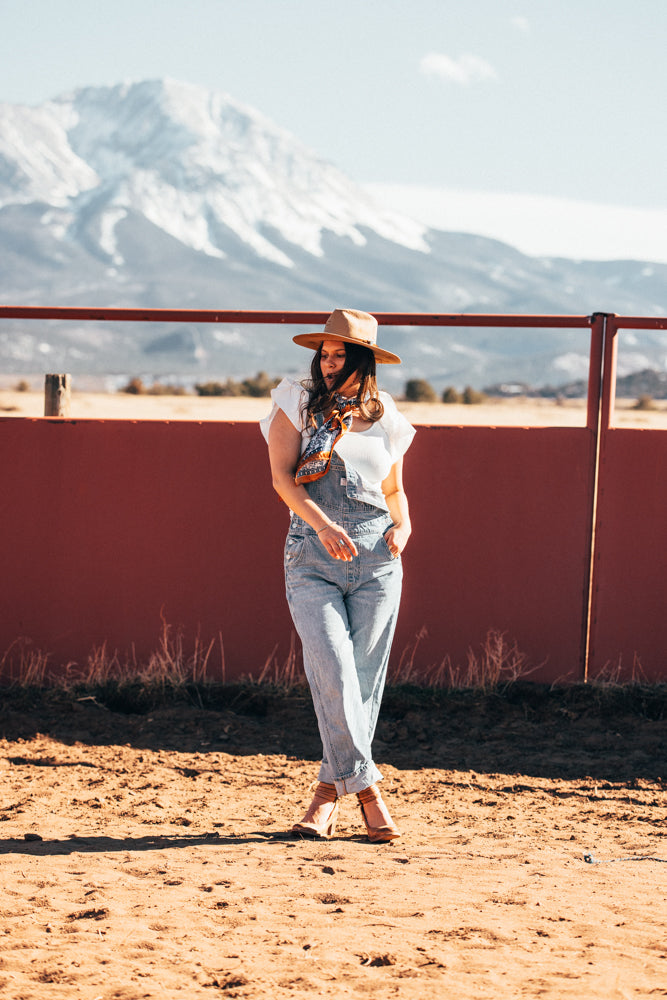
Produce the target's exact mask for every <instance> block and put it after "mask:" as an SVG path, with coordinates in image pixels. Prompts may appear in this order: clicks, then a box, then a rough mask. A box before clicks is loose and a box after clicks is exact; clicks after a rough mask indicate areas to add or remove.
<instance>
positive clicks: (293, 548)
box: [284, 533, 307, 569]
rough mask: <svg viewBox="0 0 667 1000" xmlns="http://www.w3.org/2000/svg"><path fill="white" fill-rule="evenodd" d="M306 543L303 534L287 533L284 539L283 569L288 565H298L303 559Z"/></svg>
mask: <svg viewBox="0 0 667 1000" xmlns="http://www.w3.org/2000/svg"><path fill="white" fill-rule="evenodd" d="M306 545H307V540H306V536H305V535H300V534H299V535H297V534H291V533H290V534H289V535H288V536H287V538H286V539H285V555H284V562H285V569H287V567H288V566H298V565H299V563H300V562H301V560H302V559H303V554H304V551H305V548H306Z"/></svg>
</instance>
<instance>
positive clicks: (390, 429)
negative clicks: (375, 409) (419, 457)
mask: <svg viewBox="0 0 667 1000" xmlns="http://www.w3.org/2000/svg"><path fill="white" fill-rule="evenodd" d="M380 398H381V400H382V402H383V403H384V416H383V417H382V426H383V428H384V429H385V430H386V432H387V437H388V438H389V451H390V454H391V461H392V463H393V462H397V461H398V460H399V458H402V457H403V455H405V453H406V451H407V450H408V448H409V447H410V445H411V444H412V439H413V437H414V436H415V433H416V431H415V429H414V427H413V426H412V424H411V423H410V421H409V420H407V419H406V418H405V417H404V416H403V414H402V413H401V412H400V410H399V409H398V407H397V406H396V403H395V402H394V400H393V399H392V398H391V396H390V395H389V393H388V392H381V393H380Z"/></svg>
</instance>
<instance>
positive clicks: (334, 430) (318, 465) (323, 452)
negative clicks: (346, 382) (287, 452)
mask: <svg viewBox="0 0 667 1000" xmlns="http://www.w3.org/2000/svg"><path fill="white" fill-rule="evenodd" d="M335 399H336V408H335V409H334V410H333V411H332V413H331V416H330V417H329V419H328V420H326V421H325V422H324V423H323V424H322V425H321V426H320V427H318V428H317V430H316V431H315V433H314V434H313V436H312V438H311V439H310V441H309V442H308V444H307V445H306V450H305V451H304V453H303V455H302V456H301V459H300V461H299V464H298V465H297V467H296V473H295V474H294V482H295V483H296V484H297V485H300V484H303V483H312V481H313V480H314V479H321V478H322V476H326V474H327V472H328V471H329V465H330V464H331V455H332V453H333V449H334V445H335V444H336V441H338V439H339V438H340V437H342V436H343V434H345V432H346V431H349V429H350V426H351V424H352V410H353V409H354V407H355V406H356V405H357V400H356V399H349V398H348V397H346V396H339V395H338V394H336V396H335Z"/></svg>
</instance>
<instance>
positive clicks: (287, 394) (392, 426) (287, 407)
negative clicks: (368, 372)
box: [259, 378, 415, 500]
mask: <svg viewBox="0 0 667 1000" xmlns="http://www.w3.org/2000/svg"><path fill="white" fill-rule="evenodd" d="M307 395H308V390H307V389H304V387H303V385H302V384H301V383H300V382H297V381H295V380H294V379H288V378H284V379H283V380H282V382H281V383H280V385H278V386H276V388H275V389H274V390H273V391H272V392H271V399H272V400H273V407H272V409H271V412H270V413H269V415H268V416H266V417H264V419H263V420H260V423H259V426H260V428H261V431H262V434H263V435H264V437H265V439H266V441H267V442H268V440H269V428H270V427H271V423H272V422H273V418H274V417H275V415H276V413H277V412H278V410H282V411H283V412H284V413H285V414H286V416H287V417H288V418H289V420H290V422H291V423H292V424H293V425H294V427H295V428H296V429H297V430H298V431H299V432H300V434H301V453H302V454H303V451H304V449H305V447H306V444H307V443H308V439H309V437H310V435H311V434H312V429H311V428H310V427H305V426H304V423H303V416H302V407H303V406H304V404H305V401H306V399H307ZM379 396H380V399H381V400H382V403H383V405H384V414H383V416H382V418H381V419H380V420H376V421H375V423H373V424H371V426H370V427H369V428H368V429H367V430H365V431H354V432H351V433H348V434H343V435H342V436H341V437H340V438H339V439H338V441H337V442H336V444H335V445H334V450H335V451H336V453H337V454H338V455H339V456H340V458H342V459H343V461H344V462H345V464H346V465H349V466H351V467H352V468H353V469H354V470H355V471H356V472H357V474H358V475H359V477H360V479H361V481H362V486H363V484H367V485H368V487H369V488H370V489H371V490H372V489H373V488H374V489H375V491H377V488H378V486H379V485H380V483H382V482H383V480H385V479H386V478H387V476H388V475H389V473H390V471H391V467H392V465H393V464H394V462H397V461H398V459H399V458H401V457H402V456H403V455H404V454H405V452H406V451H407V450H408V448H409V446H410V444H411V442H412V439H413V437H414V436H415V429H414V427H413V426H412V424H410V423H409V422H408V421H407V420H406V419H405V417H404V416H403V414H402V413H400V412H399V410H398V408H397V406H396V403H395V402H394V400H393V399H392V398H391V396H390V395H389V393H388V392H382V391H381V392H380V393H379ZM369 495H370V493H369ZM358 498H359V499H360V500H363V499H364V496H363V490H362V492H361V493H359V494H358Z"/></svg>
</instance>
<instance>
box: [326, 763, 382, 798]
mask: <svg viewBox="0 0 667 1000" xmlns="http://www.w3.org/2000/svg"><path fill="white" fill-rule="evenodd" d="M317 777H318V781H326V782H327V784H329V785H335V786H336V794H337V795H338V796H339V797H340V796H341V795H354V794H356V793H357V792H363V790H364V788H370V787H371V785H374V784H375V782H376V781H382V775H381V773H380V772H379V771H378V769H377V767H376V766H375V764H373V762H372V761H371V763H370V764H364V766H363V767H362V768H361V770H360V771H357V773H356V774H351V775H350V776H349V777H347V778H334V777H333V775H332V774H331V769H330V768H329V767H328V766H327V765H326V764H322V766H321V767H320V773H319V775H318V776H317Z"/></svg>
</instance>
